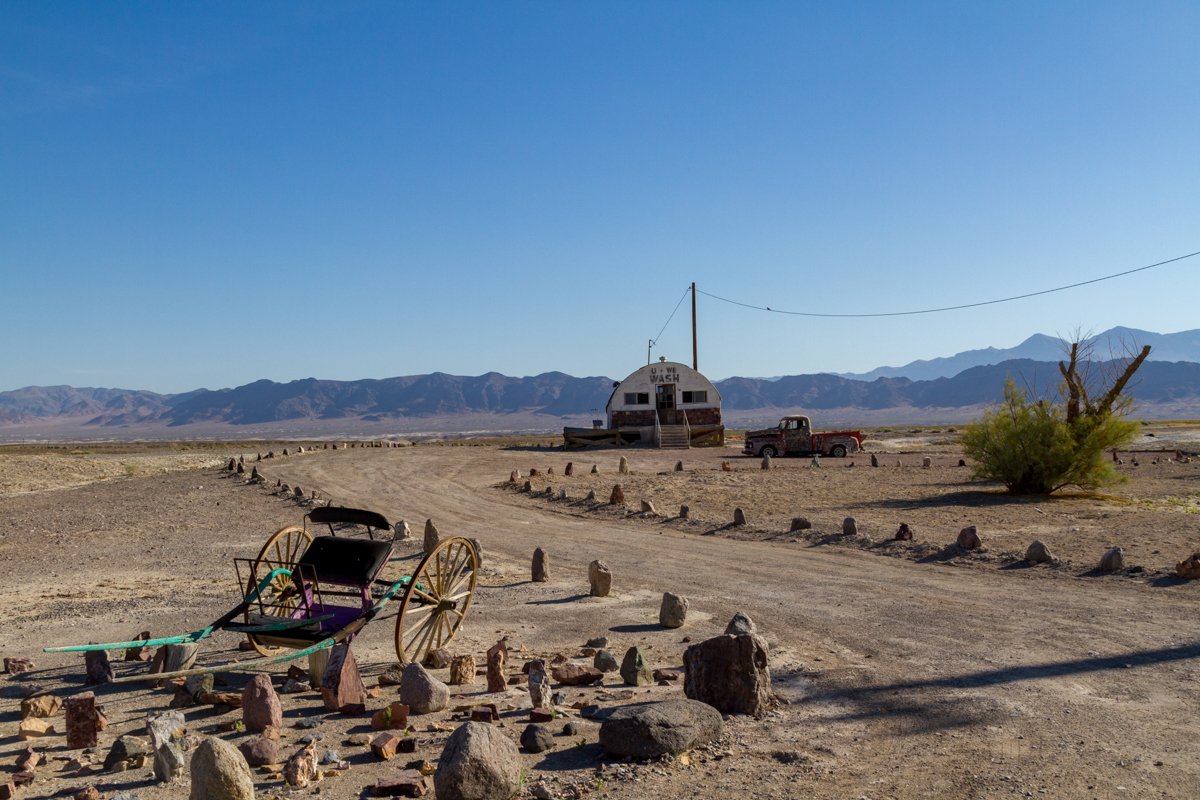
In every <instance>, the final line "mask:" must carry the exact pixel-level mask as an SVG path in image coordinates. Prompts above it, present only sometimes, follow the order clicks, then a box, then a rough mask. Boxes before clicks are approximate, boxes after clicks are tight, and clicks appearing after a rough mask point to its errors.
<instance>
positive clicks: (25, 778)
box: [12, 772, 37, 786]
mask: <svg viewBox="0 0 1200 800" xmlns="http://www.w3.org/2000/svg"><path fill="white" fill-rule="evenodd" d="M36 777H37V776H36V775H34V774H33V773H32V772H15V773H13V776H12V779H13V783H15V784H16V785H17V786H28V785H29V784H31V783H33V779H34V778H36Z"/></svg>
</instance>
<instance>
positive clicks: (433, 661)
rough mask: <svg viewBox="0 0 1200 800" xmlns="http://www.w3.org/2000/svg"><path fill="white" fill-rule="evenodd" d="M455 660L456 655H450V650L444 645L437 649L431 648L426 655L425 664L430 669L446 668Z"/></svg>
mask: <svg viewBox="0 0 1200 800" xmlns="http://www.w3.org/2000/svg"><path fill="white" fill-rule="evenodd" d="M453 660H454V656H452V655H450V651H449V650H447V649H446V648H444V647H439V648H437V649H436V650H430V651H429V653H428V654H426V656H425V666H426V667H428V668H429V669H445V668H446V667H448V666H450V662H451V661H453Z"/></svg>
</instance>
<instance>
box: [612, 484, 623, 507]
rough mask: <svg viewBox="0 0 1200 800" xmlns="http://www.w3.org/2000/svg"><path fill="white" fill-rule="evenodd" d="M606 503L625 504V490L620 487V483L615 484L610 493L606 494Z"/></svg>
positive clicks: (613, 504)
mask: <svg viewBox="0 0 1200 800" xmlns="http://www.w3.org/2000/svg"><path fill="white" fill-rule="evenodd" d="M608 504H609V505H610V506H620V505H624V504H625V490H624V489H622V488H621V484H619V483H618V484H617V485H616V486H614V487H613V488H612V494H610V495H609V496H608Z"/></svg>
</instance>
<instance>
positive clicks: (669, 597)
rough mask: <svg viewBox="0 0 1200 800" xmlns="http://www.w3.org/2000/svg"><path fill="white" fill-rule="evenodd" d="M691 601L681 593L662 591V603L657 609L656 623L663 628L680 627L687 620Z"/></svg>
mask: <svg viewBox="0 0 1200 800" xmlns="http://www.w3.org/2000/svg"><path fill="white" fill-rule="evenodd" d="M690 606H691V603H689V602H688V599H687V598H686V597H684V596H682V595H678V594H674V593H673V592H664V593H663V597H662V605H661V606H659V609H658V624H659V625H662V626H663V627H664V628H681V627H683V623H684V622H686V621H687V613H688V609H689V608H690Z"/></svg>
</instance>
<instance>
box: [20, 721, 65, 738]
mask: <svg viewBox="0 0 1200 800" xmlns="http://www.w3.org/2000/svg"><path fill="white" fill-rule="evenodd" d="M56 732H57V731H55V730H54V725H53V724H51V723H50V722H49V721H47V720H45V719H39V718H38V717H26V718H25V719H23V720H21V723H20V725H18V726H17V741H19V742H28V741H29V740H30V739H40V738H41V737H43V736H53V735H54V734H55V733H56Z"/></svg>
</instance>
